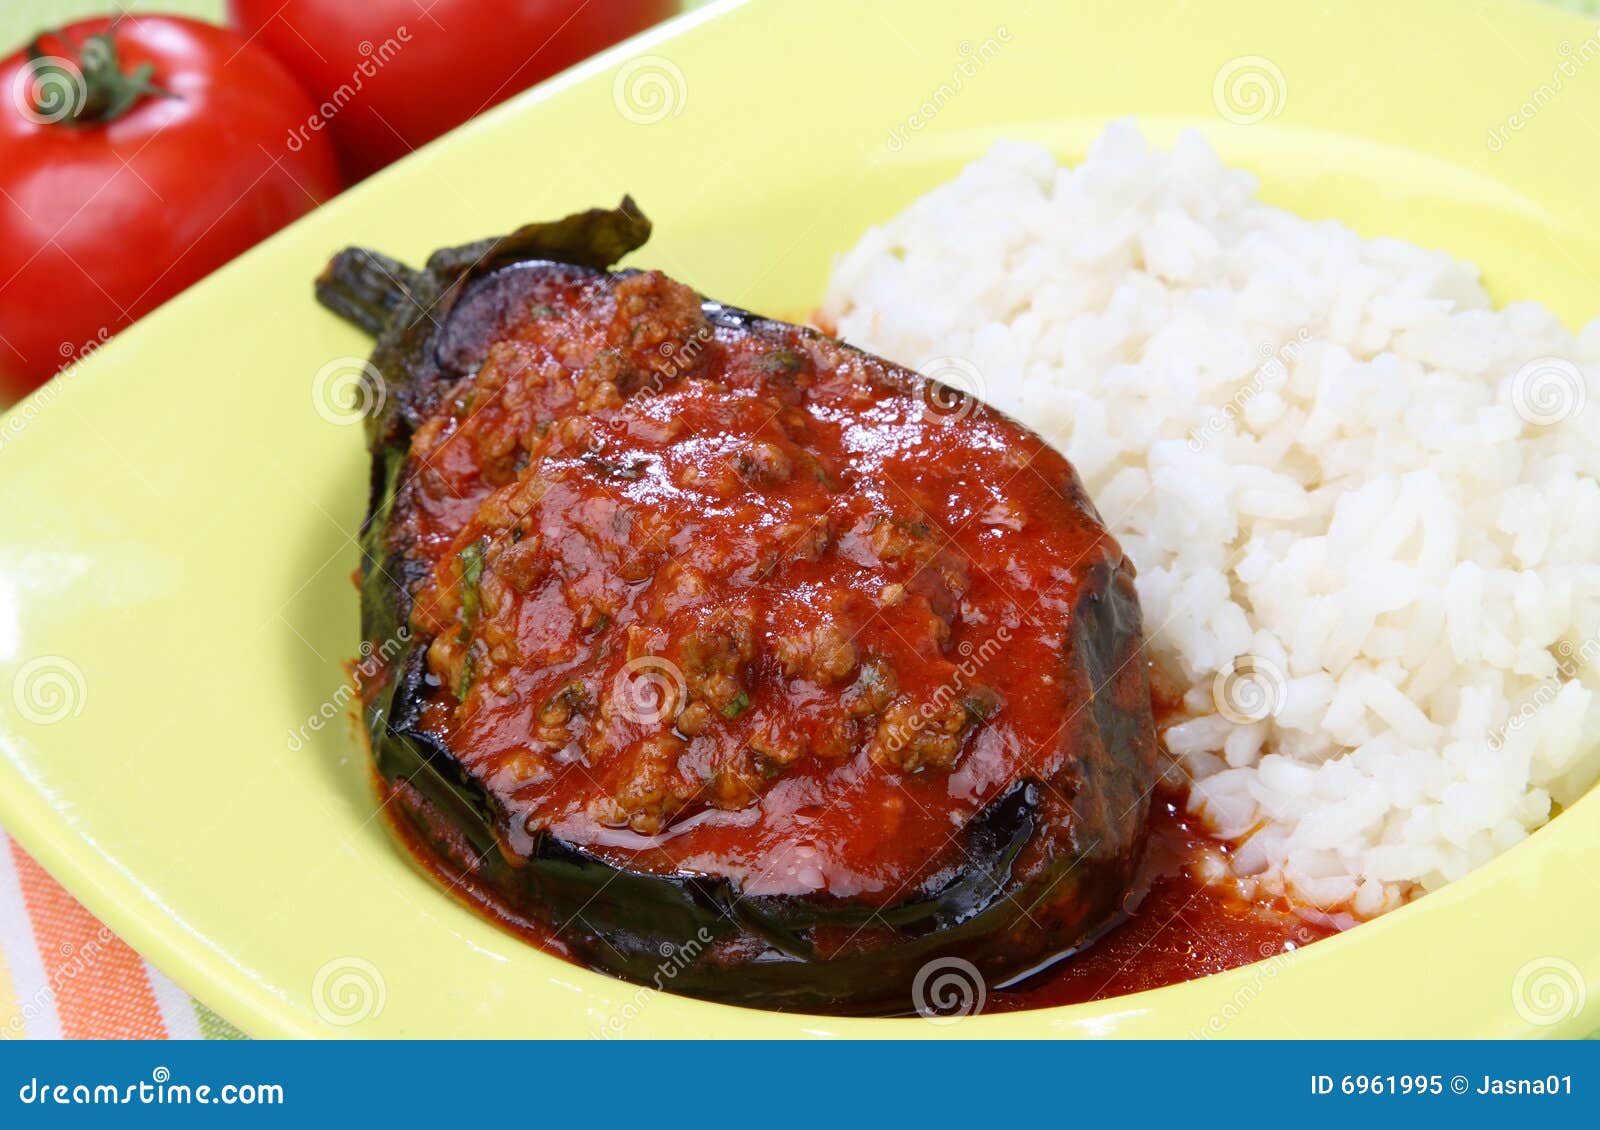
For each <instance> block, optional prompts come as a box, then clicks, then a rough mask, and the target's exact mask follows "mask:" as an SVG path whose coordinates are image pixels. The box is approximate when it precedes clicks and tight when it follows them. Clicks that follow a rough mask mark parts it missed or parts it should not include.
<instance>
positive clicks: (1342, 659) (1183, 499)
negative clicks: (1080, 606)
mask: <svg viewBox="0 0 1600 1130" xmlns="http://www.w3.org/2000/svg"><path fill="white" fill-rule="evenodd" d="M1255 187H1256V186H1255V180H1254V178H1253V177H1252V176H1251V175H1250V174H1248V173H1245V172H1241V171H1238V170H1234V169H1228V168H1225V167H1223V166H1222V165H1221V164H1220V162H1219V161H1218V159H1217V156H1216V154H1215V153H1214V152H1213V151H1212V150H1211V148H1210V147H1209V145H1208V144H1207V143H1206V142H1205V140H1204V139H1202V138H1201V136H1200V135H1199V134H1197V133H1190V134H1187V135H1185V136H1184V137H1183V138H1182V139H1180V141H1179V142H1178V144H1177V147H1176V148H1175V149H1174V150H1173V151H1171V152H1166V151H1159V150H1153V149H1151V148H1150V147H1149V146H1148V145H1147V144H1146V143H1145V141H1144V139H1143V137H1142V136H1141V135H1140V133H1139V132H1138V130H1137V129H1136V128H1135V127H1133V126H1132V125H1131V124H1128V123H1120V124H1117V125H1114V126H1113V127H1111V128H1110V129H1109V130H1108V131H1107V132H1106V133H1105V134H1104V136H1102V137H1101V138H1100V139H1099V141H1097V142H1096V143H1095V145H1094V147H1093V148H1092V149H1091V151H1090V153H1089V157H1088V159H1087V160H1086V161H1085V162H1084V163H1083V164H1082V165H1079V166H1077V167H1072V168H1065V167H1061V166H1058V164H1057V163H1056V161H1055V159H1054V158H1053V157H1052V155H1051V154H1050V153H1049V152H1048V151H1047V150H1045V149H1043V148H1040V147H1038V146H1035V145H1028V144H1019V143H1010V142H1002V143H1000V144H997V145H996V146H995V147H994V148H993V149H992V150H991V151H990V153H989V154H988V155H987V156H985V157H984V158H983V159H981V160H979V161H976V162H974V163H973V164H972V165H970V166H968V167H967V168H966V170H965V171H963V172H962V173H961V175H960V176H959V177H957V178H956V179H955V180H954V181H952V182H950V183H948V184H945V185H943V186H941V187H939V188H937V189H935V190H934V191H932V192H930V193H928V194H927V195H926V196H924V197H922V198H921V199H919V200H917V201H916V202H915V203H914V204H912V205H911V207H909V208H908V209H907V210H906V211H905V212H904V213H902V214H901V215H899V216H897V217H895V218H894V219H893V220H891V221H890V222H888V223H887V224H885V225H884V226H883V227H881V228H875V229H873V230H871V231H869V232H867V234H866V235H865V236H863V237H862V239H861V241H860V243H859V244H858V245H857V246H856V247H855V248H854V249H853V250H852V251H850V252H849V253H848V254H847V255H845V256H844V257H843V258H842V259H841V260H840V261H839V262H838V264H837V265H836V269H835V271H834V275H833V280H832V284H831V287H830V290H829V293H828V297H827V300H826V303H825V305H824V308H823V314H824V316H825V317H826V318H827V319H829V320H830V321H832V322H833V323H834V324H835V325H836V326H837V327H838V330H839V332H840V334H841V335H843V336H844V337H846V338H848V339H850V340H851V341H853V342H856V343H857V344H860V345H862V346H864V347H866V348H868V349H871V350H873V351H875V352H879V353H883V354H885V355H887V356H889V357H891V358H894V359H896V360H898V361H901V362H904V363H906V364H909V365H913V366H919V367H924V368H925V369H927V370H930V371H933V375H936V376H939V377H942V378H944V379H945V380H947V381H952V382H953V383H957V384H965V385H966V386H967V390H968V391H972V392H976V393H978V394H979V395H981V396H982V397H984V398H985V399H987V400H989V401H991V402H992V403H994V404H996V405H997V406H999V407H1001V408H1003V409H1005V410H1006V411H1008V412H1010V413H1011V414H1013V415H1014V416H1016V417H1018V418H1019V419H1021V420H1023V421H1025V422H1026V423H1028V424H1030V425H1032V426H1033V427H1034V428H1036V429H1038V430H1039V431H1040V432H1041V433H1043V434H1044V435H1045V436H1046V437H1047V438H1049V439H1050V440H1051V441H1052V442H1053V443H1055V444H1056V445H1057V446H1059V447H1060V448H1061V449H1062V450H1063V451H1065V452H1066V454H1067V455H1068V456H1069V457H1070V458H1071V459H1072V460H1073V462H1074V463H1075V464H1076V465H1077V467H1078V470H1079V472H1080V473H1081V474H1082V475H1083V477H1084V480H1085V482H1086V483H1087V485H1088V487H1089V490H1090V492H1091V494H1092V495H1093V497H1094V499H1095V501H1096V502H1097V504H1098V505H1099V507H1100V510H1101V511H1102V513H1103V514H1104V516H1105V518H1106V519H1107V523H1108V525H1109V526H1110V527H1111V529H1112V530H1113V531H1114V532H1116V534H1117V535H1118V536H1119V538H1120V539H1121V540H1122V542H1123V544H1124V546H1125V548H1126V549H1127V550H1128V552H1129V554H1130V555H1131V556H1132V557H1133V559H1134V561H1135V562H1136V563H1137V565H1138V567H1139V592H1140V596H1141V598H1142V600H1143V603H1144V609H1145V617H1146V623H1147V626H1148V631H1149V634H1150V642H1151V648H1152V651H1153V658H1154V660H1155V662H1156V663H1157V665H1158V667H1159V668H1160V669H1161V671H1162V672H1163V673H1164V675H1165V676H1166V677H1167V678H1168V679H1170V680H1172V681H1174V682H1175V683H1176V684H1177V685H1178V686H1179V687H1180V688H1183V689H1184V690H1186V694H1185V697H1184V703H1185V707H1186V713H1185V717H1184V718H1183V719H1182V720H1178V721H1176V724H1173V725H1170V726H1169V727H1168V728H1167V729H1166V730H1165V732H1164V739H1165V744H1166V746H1167V748H1168V750H1169V751H1170V753H1171V755H1172V756H1173V758H1174V761H1175V763H1176V764H1177V765H1180V766H1181V767H1182V769H1184V770H1186V771H1187V773H1188V774H1189V775H1190V776H1191V777H1192V778H1193V779H1194V781H1195V782H1196V783H1195V785H1194V787H1193V789H1192V790H1191V806H1192V807H1193V809H1194V811H1196V812H1197V813H1199V814H1200V815H1201V816H1202V817H1203V818H1204V820H1205V821H1206V822H1207V824H1208V825H1209V826H1210V827H1211V828H1212V829H1213V830H1214V831H1216V832H1218V833H1220V834H1222V835H1224V836H1228V837H1231V838H1234V839H1236V840H1237V841H1239V845H1240V846H1239V848H1238V851H1237V852H1236V854H1235V856H1234V866H1235V868H1236V870H1237V871H1238V873H1239V874H1240V875H1241V876H1244V877H1249V878H1251V879H1253V880H1255V881H1258V882H1261V883H1263V884H1265V885H1266V886H1267V887H1268V888H1269V889H1274V890H1282V891H1286V892H1287V893H1289V895H1290V896H1291V897H1293V898H1295V899H1297V900H1298V901H1300V902H1301V903H1303V904H1309V905H1313V906H1319V907H1339V908H1347V909H1349V910H1352V911H1354V912H1355V913H1356V914H1359V915H1363V916H1370V915H1373V914H1377V913H1379V912H1381V911H1383V910H1386V909H1389V908H1391V907H1393V906H1395V905H1397V904H1398V903H1400V902H1402V901H1405V900H1406V899H1408V898H1411V897H1413V896H1414V895H1416V894H1419V893H1421V892H1423V891H1426V890H1431V889H1433V888H1436V887H1438V886H1440V885H1441V884H1443V883H1446V882H1449V881H1450V880H1452V879H1455V878H1458V877H1460V876H1461V875H1463V874H1465V873H1466V872H1467V871H1469V870H1471V869H1472V868H1473V867H1475V866H1477V865H1478V864H1481V863H1483V862H1484V861H1486V860H1488V859H1490V858H1491V857H1493V856H1494V855H1496V854H1498V853H1499V852H1501V851H1504V850H1505V849H1506V848H1508V847H1510V846H1511V845H1512V844H1514V843H1516V842H1517V841H1518V840H1520V839H1522V838H1523V837H1525V836H1526V835H1527V834H1528V832H1530V831H1532V830H1533V829H1535V828H1537V827H1539V826H1540V825H1541V824H1543V823H1545V822H1546V821H1547V820H1548V819H1549V818H1550V816H1551V814H1552V811H1553V808H1554V807H1555V806H1560V805H1565V804H1570V803H1571V802H1572V801H1574V800H1575V799H1576V798H1577V797H1578V796H1579V795H1580V794H1581V793H1582V792H1583V791H1584V790H1585V789H1587V788H1588V787H1589V786H1590V785H1591V784H1592V783H1593V782H1594V780H1595V779H1596V777H1597V776H1600V742H1596V740H1595V738H1594V735H1596V734H1597V733H1600V704H1597V701H1596V695H1595V690H1596V688H1600V663H1597V660H1600V483H1597V476H1600V440H1597V438H1596V437H1597V436H1600V431H1597V427H1596V425H1597V423H1600V421H1597V418H1596V417H1597V409H1596V408H1595V407H1594V405H1593V404H1591V403H1590V401H1591V400H1593V399H1594V393H1595V382H1596V379H1597V377H1600V321H1597V322H1595V323H1591V324H1590V325H1589V327H1588V328H1587V329H1585V330H1584V331H1583V333H1582V334H1580V335H1578V336H1577V337H1574V336H1573V335H1572V334H1571V333H1569V332H1567V331H1566V330H1565V329H1564V328H1563V327H1562V326H1561V324H1560V323H1559V322H1558V321H1557V319H1556V318H1555V316H1554V315H1553V314H1552V313H1551V312H1550V311H1548V310H1547V309H1545V308H1544V307H1542V306H1540V305H1537V304H1535V303H1518V304H1515V305H1512V306H1508V307H1506V308H1505V309H1503V310H1498V311H1497V310H1495V309H1493V307H1492V306H1491V303H1490V300H1489V297H1488V295H1487V294H1486V293H1485V292H1484V290H1483V287H1482V285H1481V284H1480V282H1479V279H1478V273H1477V270H1476V269H1475V268H1474V267H1473V266H1472V265H1471V264H1469V263H1466V262H1463V261H1461V260H1459V259H1455V258H1453V257H1451V256H1450V255H1448V254H1445V253H1444V252H1440V251H1429V250H1425V249H1423V248H1420V247H1416V246H1413V245H1411V244H1408V243H1404V242H1401V241H1399V240H1394V239H1372V240H1368V239H1363V238H1361V237H1360V236H1358V235H1356V234H1355V233H1354V232H1352V231H1351V230H1349V229H1348V228H1345V227H1343V226H1341V225H1339V224H1337V223H1332V222H1324V223H1315V222H1312V221H1309V220H1305V219H1302V218H1300V217H1299V216H1296V215H1293V214H1291V213H1289V212H1285V211H1282V210H1280V209H1277V208H1270V207H1267V206H1265V205H1263V204H1261V203H1260V202H1259V201H1257V200H1256V199H1255Z"/></svg>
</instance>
